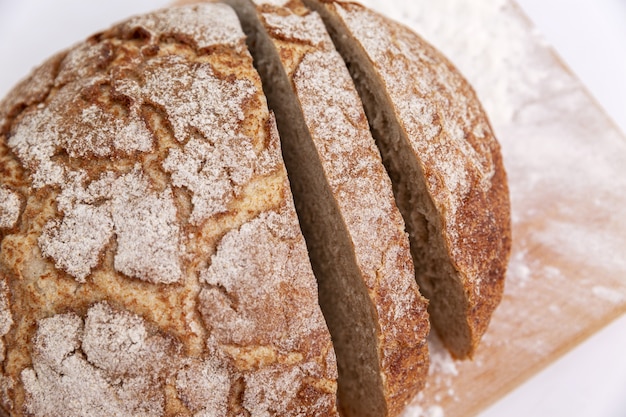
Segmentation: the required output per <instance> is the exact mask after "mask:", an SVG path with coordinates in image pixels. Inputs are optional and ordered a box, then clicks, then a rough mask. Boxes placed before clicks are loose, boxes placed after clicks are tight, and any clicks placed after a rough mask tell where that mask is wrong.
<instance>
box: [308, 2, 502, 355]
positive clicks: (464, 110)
mask: <svg viewBox="0 0 626 417" xmlns="http://www.w3.org/2000/svg"><path fill="white" fill-rule="evenodd" d="M305 4H307V5H308V6H310V7H312V8H313V9H315V10H317V11H319V13H320V14H321V15H322V17H323V18H324V21H325V23H326V25H327V27H328V30H329V32H330V33H331V35H332V37H333V40H334V42H335V44H336V46H337V49H338V50H339V52H340V53H341V54H342V56H343V58H344V59H345V60H346V62H347V64H348V67H349V68H350V71H351V73H352V77H353V78H354V80H355V82H356V85H357V88H358V90H359V93H360V95H361V98H362V101H363V105H364V107H365V111H366V114H367V116H368V119H369V122H370V125H371V128H372V131H373V134H374V137H375V139H376V143H377V144H378V146H379V148H380V150H381V154H382V157H383V161H384V163H385V166H386V167H387V170H388V172H389V174H390V176H391V180H392V182H393V185H394V193H395V196H396V201H397V203H398V206H399V208H400V211H401V212H402V214H403V216H404V219H405V221H406V224H407V227H408V231H409V235H410V240H411V250H412V254H413V261H414V263H415V267H416V279H417V282H418V283H419V285H420V290H421V291H422V294H424V296H425V297H426V298H427V299H428V300H429V312H430V316H431V322H432V324H433V327H434V328H435V329H436V331H437V333H438V334H439V335H440V336H441V338H442V339H443V342H444V343H445V345H446V346H447V348H448V349H449V350H450V352H451V353H452V354H453V355H454V356H455V357H457V358H465V357H471V356H472V354H473V353H474V351H475V349H476V346H477V344H478V342H479V340H480V338H481V336H482V334H483V333H484V332H485V330H486V329H487V325H488V323H489V319H490V317H491V313H492V312H493V310H494V309H495V307H496V306H497V305H498V303H499V301H500V299H501V295H502V290H503V283H504V275H505V270H506V265H507V261H508V255H509V251H510V245H511V229H510V218H509V212H510V208H509V198H508V188H507V182H506V175H505V172H504V168H503V165H502V157H501V154H500V148H499V145H498V143H497V141H496V139H495V137H494V135H493V132H492V130H491V127H490V125H489V122H488V120H487V117H486V115H485V113H484V111H483V110H482V108H481V105H480V103H479V101H478V100H477V98H476V95H475V94H474V92H473V90H472V88H471V87H470V86H469V84H468V83H467V82H466V81H465V79H464V78H463V77H462V76H461V75H460V74H459V72H458V71H457V70H456V69H455V68H454V67H453V65H452V64H451V63H450V62H449V61H448V60H447V59H446V58H445V57H443V56H442V55H441V54H440V53H439V52H438V51H437V50H435V49H434V48H433V47H432V46H430V45H429V44H428V43H426V42H425V41H424V40H423V39H421V38H420V37H419V36H417V35H416V34H415V33H414V32H412V31H411V30H409V29H408V28H406V27H405V26H403V25H401V24H399V23H396V22H393V21H391V20H389V19H387V18H385V17H383V16H381V15H379V14H378V13H376V12H374V11H372V10H369V9H367V8H365V7H363V6H361V5H359V4H357V3H353V2H348V1H333V0H305Z"/></svg>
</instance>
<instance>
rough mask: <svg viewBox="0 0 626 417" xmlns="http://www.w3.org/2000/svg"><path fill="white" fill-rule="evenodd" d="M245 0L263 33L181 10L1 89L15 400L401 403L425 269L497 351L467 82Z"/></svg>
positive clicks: (419, 322)
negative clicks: (490, 336)
mask: <svg viewBox="0 0 626 417" xmlns="http://www.w3.org/2000/svg"><path fill="white" fill-rule="evenodd" d="M225 1H226V2H228V3H230V4H232V5H234V6H235V8H236V9H237V10H238V13H239V14H240V18H241V21H242V22H243V24H244V27H246V30H247V31H248V33H249V35H250V36H249V38H248V45H246V37H245V36H244V32H243V31H242V28H241V26H240V21H239V20H238V17H237V15H236V14H235V12H234V11H233V10H232V9H231V8H230V7H229V6H226V5H223V4H216V3H205V4H202V5H195V6H184V7H174V8H170V9H165V10H162V11H158V12H154V13H151V14H147V15H143V16H138V17H135V18H131V19H129V20H127V21H125V22H123V23H121V24H119V25H117V26H115V27H113V28H112V29H110V30H107V31H105V32H102V33H99V34H96V35H94V36H92V37H91V38H89V39H88V40H87V41H85V42H83V43H80V44H77V45H76V46H74V47H72V48H71V49H69V50H67V51H64V52H61V53H59V54H57V55H56V56H54V57H52V58H51V59H49V60H48V61H47V62H45V63H44V64H43V65H42V66H40V67H39V68H37V69H35V70H34V72H33V73H32V74H31V75H30V76H29V77H28V78H27V79H26V80H24V81H23V82H22V83H21V84H19V85H18V86H16V87H15V88H14V89H13V91H12V92H10V93H9V95H8V96H7V97H6V98H5V99H4V100H3V101H0V363H1V365H2V366H1V367H0V414H2V412H3V411H4V412H7V413H9V414H10V415H11V416H25V415H29V416H31V415H32V416H191V415H194V416H252V417H256V416H263V417H265V416H336V415H338V411H337V410H338V409H339V410H340V411H342V412H343V413H342V415H346V416H348V415H355V416H377V417H392V416H395V415H398V414H399V413H400V412H401V411H402V408H403V407H404V405H405V404H406V403H407V402H408V401H410V399H411V397H412V396H413V395H414V394H415V392H416V391H417V390H419V389H420V388H421V387H422V386H423V385H424V383H425V378H426V373H427V367H428V360H427V341H426V333H427V331H428V314H427V313H426V311H425V309H426V301H425V300H424V299H423V298H422V296H421V295H420V294H419V292H418V287H417V285H416V284H415V282H414V281H413V272H415V278H416V280H417V283H418V284H419V286H420V288H419V291H421V293H422V294H424V295H425V296H426V298H429V303H430V304H429V307H428V308H429V312H430V320H431V322H432V324H433V327H434V328H435V329H436V330H437V331H438V333H439V335H440V336H441V337H442V339H443V341H444V343H445V344H446V346H447V347H448V349H449V350H450V351H451V353H452V354H453V355H454V356H455V357H457V358H464V357H471V356H472V355H473V353H474V352H475V350H476V349H477V346H478V343H479V340H480V338H481V336H482V335H483V333H484V332H485V331H486V329H487V326H488V323H489V320H490V317H491V314H492V312H493V310H494V309H495V308H496V306H497V305H498V303H499V301H500V298H501V294H502V289H503V283H504V275H505V270H506V264H507V259H508V254H509V251H510V243H511V236H510V207H509V198H508V189H507V184H506V174H505V172H504V168H503V165H502V157H501V155H500V149H499V145H498V143H497V141H496V139H495V137H494V135H493V132H492V130H491V127H490V126H489V122H488V120H487V117H486V115H485V113H484V111H483V110H482V108H481V106H480V103H479V102H478V100H477V98H476V96H475V94H474V92H473V91H472V89H471V87H470V86H469V84H468V83H467V82H466V81H465V80H464V79H463V77H462V76H461V75H460V74H459V73H458V71H457V70H456V69H455V68H454V67H453V66H452V64H450V63H449V62H448V61H447V59H446V58H445V57H443V56H442V55H441V54H440V53H439V52H438V51H436V50H435V49H434V48H432V47H431V46H430V45H428V44H427V43H426V42H425V41H424V40H422V39H421V38H419V37H418V36H417V35H415V34H414V33H412V32H411V31H409V30H408V29H407V28H405V27H404V26H401V25H399V24H397V23H395V22H392V21H390V20H389V19H386V18H384V17H382V16H380V15H378V14H376V13H375V12H372V11H370V10H368V9H366V8H364V7H362V6H360V5H358V4H355V3H353V2H350V1H335V0H303V3H304V4H306V5H307V6H308V7H310V8H311V9H315V10H317V11H318V12H319V14H320V15H321V18H322V19H323V20H322V19H320V16H318V14H317V13H316V12H312V11H311V10H309V9H306V8H305V7H304V5H303V3H301V2H300V1H296V0H225ZM183 2H185V1H183ZM187 2H189V1H187ZM257 14H258V15H257ZM324 25H325V26H326V28H327V29H328V32H329V33H327V32H326V30H325V29H324ZM255 31H257V32H263V31H265V32H267V33H266V34H265V35H262V36H258V34H255V33H254V32H255ZM329 34H330V37H329ZM263 36H265V37H266V38H267V39H265V41H263ZM331 37H332V39H331ZM264 42H265V43H264ZM248 48H249V49H250V50H252V51H253V52H254V53H255V61H256V62H255V65H256V66H257V67H258V68H259V69H260V72H261V74H262V76H263V82H262V81H261V77H259V75H258V74H257V72H256V69H255V68H254V66H253V59H252V56H251V54H250V52H249V51H248ZM268 51H269V52H268ZM313 57H316V58H315V59H314V58H313ZM316 59H317V60H322V61H323V62H321V63H320V64H319V65H317V64H316V61H315V60H316ZM344 62H345V63H347V64H348V65H347V68H348V69H349V71H350V72H349V73H348V71H346V68H345V67H344V66H343V64H344ZM281 74H282V75H281ZM350 75H351V76H352V78H353V80H350ZM281 77H282V78H283V79H282V81H279V80H280V79H281ZM290 77H291V78H290ZM352 81H354V84H353V83H352ZM355 85H356V90H358V94H357V92H356V91H355ZM264 90H265V93H266V94H267V97H268V98H269V100H270V105H272V110H273V111H276V114H277V119H278V121H279V123H278V124H279V126H278V127H279V128H280V135H281V137H280V138H279V133H278V129H277V123H276V121H275V119H274V115H273V114H272V113H271V112H270V111H269V109H268V106H267V103H266V96H265V94H264V92H263V91H264ZM292 90H293V91H292ZM363 110H364V111H363ZM365 116H367V117H365ZM366 119H367V120H366ZM368 122H369V125H368ZM368 127H369V129H368ZM298 135H300V136H302V137H300V138H295V139H293V140H294V142H293V143H288V141H289V140H292V138H290V136H294V137H295V136H298ZM374 139H375V141H376V143H375V144H374ZM281 140H282V141H283V143H284V144H285V147H284V153H285V160H286V161H287V162H288V168H289V176H290V179H291V184H290V181H289V180H288V178H287V171H286V169H285V166H284V163H283V158H282V155H281ZM375 145H378V146H377V147H376V146H375ZM379 151H380V153H381V154H382V155H380V154H379ZM381 156H382V158H381ZM382 162H384V164H385V167H386V168H387V171H388V174H387V173H386V172H385V169H384V167H383V165H382ZM308 177H311V179H310V181H309V180H308ZM292 188H293V192H294V195H295V197H296V204H295V205H294V201H293V196H292ZM392 190H393V191H392ZM392 194H394V197H395V202H394V199H393V198H392ZM396 204H397V207H396ZM296 207H297V208H298V215H299V216H300V223H299V221H298V217H297V215H296V209H295V208H296ZM398 208H399V211H398ZM400 213H401V215H400ZM403 219H404V222H403ZM404 223H406V230H407V232H408V238H407V233H406V232H405V231H404V229H403V227H404ZM301 229H302V230H303V231H304V232H305V236H306V238H307V242H306V244H305V240H304V238H303V235H302V232H301ZM409 241H410V251H411V254H409V244H408V243H409ZM307 245H308V249H309V253H307ZM411 255H412V256H411ZM311 261H312V262H313V268H312V265H311ZM413 266H415V268H413ZM314 272H315V275H316V276H314ZM323 275H326V276H325V277H324V276H323ZM316 278H317V280H318V282H319V286H320V287H319V289H318V284H317V283H316ZM318 290H319V293H318ZM318 299H319V300H321V302H320V301H319V300H318ZM349 299H352V300H353V302H352V303H351V302H350V301H349ZM346 300H347V301H346ZM354 300H356V302H354ZM320 305H321V308H320ZM321 309H323V310H324V311H323V313H324V315H325V316H323V315H322V310H321ZM327 323H328V327H327ZM329 328H330V332H329ZM331 338H332V342H331ZM335 351H336V352H337V358H338V360H337V359H336V357H335ZM351 354H354V356H351ZM338 362H339V371H340V373H339V379H338V365H337V363H338ZM364 381H367V382H364ZM338 384H339V386H338ZM338 393H339V394H338ZM364 398H365V399H367V401H365V400H363V399H364ZM356 399H358V400H356ZM355 401H359V402H360V403H359V404H354V402H355Z"/></svg>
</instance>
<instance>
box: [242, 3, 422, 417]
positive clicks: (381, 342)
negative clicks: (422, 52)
mask: <svg viewBox="0 0 626 417" xmlns="http://www.w3.org/2000/svg"><path fill="white" fill-rule="evenodd" d="M231 3H235V4H239V5H240V6H239V7H238V12H239V13H240V15H241V14H245V13H247V12H246V10H249V9H250V8H253V9H256V15H257V16H258V17H256V18H254V19H258V22H259V23H258V24H259V25H260V26H261V28H260V29H256V30H261V31H263V32H264V33H265V34H267V36H268V37H269V39H270V41H271V43H272V46H273V49H274V50H275V51H276V54H275V55H276V58H270V57H268V55H269V54H267V49H266V48H261V49H260V50H259V51H257V52H256V56H255V59H256V60H257V61H258V62H260V63H257V65H259V66H261V67H263V66H266V67H268V68H269V69H266V70H265V72H266V73H267V74H266V79H265V80H264V82H265V84H266V90H267V89H270V90H272V89H273V90H274V91H275V90H276V85H274V84H271V83H272V81H274V80H272V79H271V77H273V76H274V74H275V70H276V68H277V67H280V66H281V65H282V71H283V72H284V73H285V75H286V77H287V79H288V83H289V85H290V87H291V89H292V90H293V92H289V93H285V94H295V97H296V106H297V107H298V108H299V110H300V111H301V114H302V115H303V117H304V126H303V129H304V131H299V132H293V133H289V134H285V131H288V130H289V129H291V126H293V125H294V124H296V123H299V122H295V121H294V120H293V119H292V118H291V116H290V117H289V119H288V120H283V123H286V124H289V125H290V126H289V128H285V131H283V130H281V128H282V127H283V126H282V125H281V120H280V118H279V120H278V126H279V130H281V136H282V137H283V148H284V149H283V150H284V153H285V155H286V161H287V167H288V169H291V168H295V169H296V170H297V169H300V168H301V166H302V165H303V164H312V165H313V164H319V165H320V167H319V169H320V170H322V172H323V179H322V181H324V182H325V183H326V184H327V185H326V186H325V187H326V188H328V190H329V192H330V195H329V197H328V198H330V199H332V200H333V204H332V205H333V206H336V210H337V211H336V214H335V215H336V216H337V217H338V218H339V222H340V223H341V224H342V227H341V228H340V229H344V230H345V231H339V230H336V231H335V233H345V234H346V237H347V239H349V241H350V247H349V250H350V251H351V252H352V255H351V256H350V257H354V260H353V261H351V262H355V263H356V267H357V268H356V269H355V271H356V274H357V275H358V281H359V282H358V283H356V285H359V286H363V285H364V286H365V288H366V291H367V293H366V294H367V295H366V297H369V300H368V302H369V303H371V306H372V307H371V308H372V314H373V315H374V316H375V317H373V318H372V320H373V326H374V327H375V332H376V335H375V338H376V344H377V347H376V348H377V351H378V352H377V355H378V356H377V358H374V360H378V362H379V363H378V364H377V368H378V372H379V373H380V378H381V386H380V388H378V389H380V390H381V391H382V392H381V393H378V394H377V395H381V394H382V397H383V401H384V406H383V408H384V413H383V414H382V415H389V416H394V415H398V414H399V413H400V412H401V411H402V409H403V408H404V406H405V405H406V404H407V403H409V402H410V401H411V400H412V399H413V397H414V396H415V395H416V394H417V393H418V392H419V391H420V390H421V389H422V388H423V386H424V383H425V379H426V375H427V372H428V364H429V361H428V347H427V343H426V335H427V334H428V332H429V323H428V315H427V312H426V308H427V303H426V301H425V300H424V299H423V298H422V296H421V295H420V294H419V290H418V288H417V285H416V282H415V279H414V273H413V263H412V260H411V255H410V250H409V242H408V237H407V235H406V234H405V232H404V222H403V220H402V217H401V215H400V212H399V211H398V208H397V206H396V204H395V201H394V199H393V193H392V187H391V181H390V180H389V177H388V175H387V173H386V171H385V169H384V167H383V165H382V161H381V158H380V154H379V152H378V149H377V148H376V146H375V143H374V140H373V138H372V136H371V133H370V131H369V126H368V124H367V119H366V117H365V113H364V111H363V109H362V106H361V103H360V99H359V97H358V93H357V92H356V89H355V87H354V84H353V82H352V80H351V78H350V74H349V73H348V71H347V68H346V67H345V65H344V62H343V60H342V58H341V56H340V55H339V54H338V52H337V51H336V49H335V47H334V45H333V43H332V40H331V38H330V36H329V35H328V33H327V32H326V29H325V27H324V24H323V22H322V20H321V18H320V17H319V16H318V15H317V13H315V12H311V11H309V10H308V9H307V8H305V7H304V5H303V4H302V3H301V2H300V1H296V0H291V1H289V2H283V3H285V4H284V5H279V4H277V2H271V1H263V0H259V1H251V2H248V1H247V0H246V1H245V2H240V1H234V2H231ZM279 3H281V2H279ZM252 13H255V12H254V11H253V12H252ZM242 20H243V21H244V22H245V21H246V20H252V19H247V18H246V17H244V18H243V19H242ZM244 28H245V25H244ZM251 30H255V29H251ZM263 36H264V35H257V36H256V37H254V36H253V38H254V39H253V40H252V43H253V44H254V45H256V48H259V46H258V45H259V44H260V43H261V42H263V41H262V40H261V39H259V38H261V37H263ZM253 49H254V48H253ZM253 53H254V52H253ZM278 58H279V59H280V63H278V64H277V67H276V66H274V64H267V61H268V60H271V59H278ZM260 71H261V74H262V75H263V73H264V71H263V70H262V69H261V70H260ZM279 71H280V69H279ZM268 84H270V85H268ZM281 88H282V87H281ZM288 88H289V87H288ZM272 93H273V91H269V93H268V96H269V100H270V106H272V105H273V103H274V104H275V105H276V106H277V107H276V111H277V114H280V113H283V117H285V114H286V113H287V112H288V111H289V109H284V108H283V109H281V107H284V106H290V105H291V104H285V103H286V101H285V100H284V98H283V97H280V96H279V97H276V98H274V97H273V96H272ZM281 110H282V111H281ZM289 136H291V137H289ZM296 136H301V137H308V138H307V139H304V140H306V141H307V142H309V141H310V142H311V143H312V145H311V147H312V149H313V151H312V153H314V155H315V156H313V158H315V159H317V160H319V162H313V161H307V160H306V158H308V157H309V155H308V153H307V152H304V151H303V150H302V148H303V146H302V144H301V143H300V141H301V140H303V139H298V138H296ZM288 141H292V142H293V144H289V143H286V142H288ZM305 154H306V156H305ZM290 163H291V164H293V166H290ZM292 174H293V175H304V174H299V173H297V172H295V171H290V176H291V175H292ZM292 178H294V177H292ZM314 181H315V180H313V179H311V178H307V179H305V180H302V181H298V180H295V181H294V182H295V187H300V188H302V187H303V188H304V189H302V190H299V191H300V192H298V191H295V190H294V193H295V196H296V207H297V208H298V209H299V214H300V219H301V223H303V224H302V227H303V231H304V232H305V237H306V238H307V240H309V237H310V236H312V235H315V234H316V233H319V232H318V231H317V230H311V229H319V228H321V224H320V223H321V220H320V219H319V218H317V216H316V215H315V214H312V215H311V216H313V218H307V217H309V215H304V217H303V214H302V213H303V212H306V211H308V210H309V208H310V207H312V206H314V205H315V200H318V201H319V200H320V199H322V198H325V196H324V197H323V196H321V195H317V193H316V192H314V191H312V189H311V188H313V186H312V185H311V186H310V187H311V188H309V186H303V185H302V183H304V182H309V184H310V183H312V182H314ZM320 194H323V193H321V192H320ZM298 197H300V198H298ZM308 223H311V224H308ZM325 238H326V239H328V240H327V241H330V240H332V238H331V237H329V236H326V237H325ZM308 245H309V250H310V252H311V253H313V256H314V261H313V266H314V270H316V261H315V256H317V255H315V254H316V253H319V252H320V251H323V249H319V248H315V247H312V245H315V244H314V243H311V242H310V241H309V242H308ZM340 256H341V258H342V259H346V258H348V257H349V256H348V255H347V254H341V255H340ZM335 258H336V257H335ZM335 261H336V262H337V263H339V262H340V261H339V260H337V259H336V260H335ZM318 262H319V261H318ZM322 268H323V267H322V266H317V270H316V274H317V275H318V281H319V282H320V288H321V290H320V291H321V294H322V295H321V298H322V308H323V309H324V307H325V304H324V302H323V300H324V294H325V293H328V292H337V291H338V290H337V289H336V288H335V287H334V286H333V285H334V284H333V283H332V282H330V283H328V281H334V280H335V279H336V276H335V275H336V274H337V273H338V272H334V271H332V267H331V270H327V269H324V270H321V269H322ZM320 274H322V275H328V276H327V277H320ZM330 302H331V303H335V300H333V301H330ZM343 302H346V300H344V301H343ZM346 303H347V302H346ZM348 310H350V309H348ZM333 313H334V314H337V312H336V311H335V312H333V311H329V312H328V311H327V312H326V314H327V321H329V320H330V321H329V323H331V324H329V325H330V329H331V333H332V331H333V330H334V324H332V322H336V321H337V320H339V321H342V320H345V318H336V317H332V316H331V317H330V318H328V314H333ZM350 313H353V314H356V312H355V311H353V310H351V311H350ZM337 336H338V335H337ZM333 337H334V338H335V335H333ZM334 340H335V348H336V349H337V348H338V345H337V343H338V340H339V338H338V337H337V338H335V339H334ZM342 349H345V347H343V348H342ZM358 349H360V348H359V347H357V346H351V347H350V348H349V350H348V352H343V351H342V352H341V353H338V356H339V359H340V361H339V370H340V373H339V404H340V407H341V408H342V409H343V411H344V413H345V415H366V413H368V412H371V413H373V411H367V410H363V409H362V408H360V407H359V403H366V401H367V400H369V398H364V397H363V396H367V395H370V394H369V393H366V391H365V389H364V388H362V392H363V393H362V394H360V395H361V397H358V396H355V394H354V392H352V393H350V394H348V393H347V392H348V390H347V389H345V388H343V389H345V390H346V391H345V392H344V391H343V390H342V362H341V359H342V357H341V354H344V355H353V356H357V355H359V353H358V352H357V351H358ZM345 372H346V375H349V374H351V373H353V372H354V370H346V371H345ZM346 378H355V376H354V375H351V376H349V377H346ZM348 397H351V398H348ZM342 404H343V405H342ZM367 415H370V414H367ZM371 415H378V414H371Z"/></svg>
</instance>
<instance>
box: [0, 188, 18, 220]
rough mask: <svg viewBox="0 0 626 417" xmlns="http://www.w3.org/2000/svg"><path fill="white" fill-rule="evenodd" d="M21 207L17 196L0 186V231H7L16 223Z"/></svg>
mask: <svg viewBox="0 0 626 417" xmlns="http://www.w3.org/2000/svg"><path fill="white" fill-rule="evenodd" d="M21 206H22V201H21V199H20V196H19V194H17V193H16V192H14V191H11V190H10V189H9V188H7V187H3V186H0V229H9V228H11V227H13V226H14V225H15V223H17V220H18V219H19V216H20V208H21Z"/></svg>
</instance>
